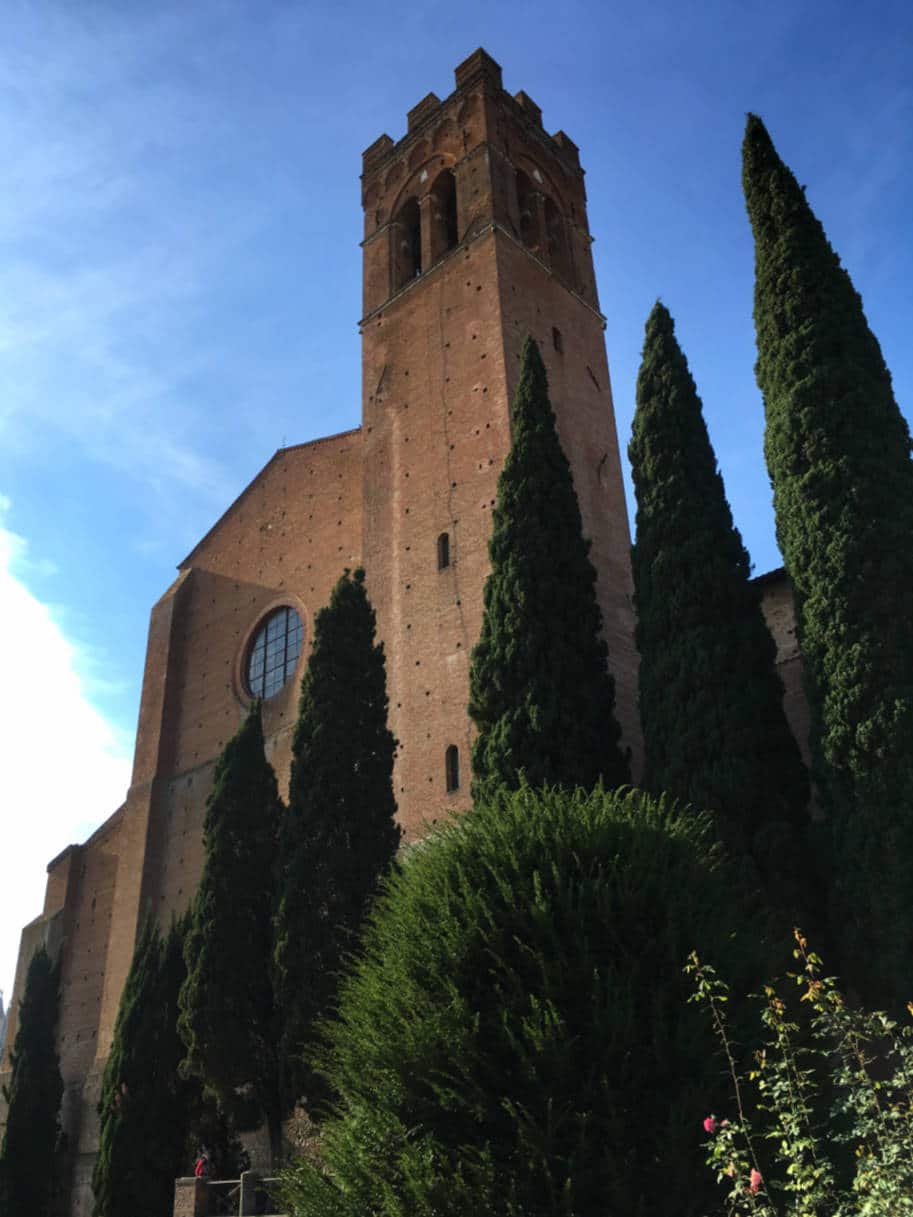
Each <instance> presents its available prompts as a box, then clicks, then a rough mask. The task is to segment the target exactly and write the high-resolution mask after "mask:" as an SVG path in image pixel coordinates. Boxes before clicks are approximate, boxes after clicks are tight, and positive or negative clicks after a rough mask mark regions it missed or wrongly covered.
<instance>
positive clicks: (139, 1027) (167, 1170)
mask: <svg viewBox="0 0 913 1217" xmlns="http://www.w3.org/2000/svg"><path fill="white" fill-rule="evenodd" d="M183 947H184V926H183V925H182V923H178V922H173V923H172V926H171V929H170V930H169V932H168V935H167V936H166V938H165V939H164V941H163V940H162V937H161V935H160V934H159V931H158V928H157V927H156V925H155V922H154V920H153V918H152V917H151V916H150V917H148V918H147V919H146V921H145V923H144V925H143V929H142V931H141V932H140V937H139V940H138V942H137V944H136V949H135V951H134V954H133V961H132V963H131V965H130V971H129V973H128V975H127V981H126V984H125V985H124V991H123V994H122V996H121V1001H120V1008H119V1009H118V1013H117V1022H116V1023H115V1027H114V1039H113V1041H112V1044H111V1051H110V1053H109V1056H108V1061H107V1064H106V1066H105V1074H104V1079H103V1081H102V1091H101V1099H100V1101H99V1104H98V1112H99V1116H100V1117H101V1123H100V1133H99V1147H98V1156H97V1158H96V1159H95V1167H94V1169H93V1172H92V1190H93V1192H94V1193H95V1207H94V1209H93V1213H94V1217H160V1214H162V1213H165V1212H167V1211H168V1209H169V1207H170V1206H171V1204H172V1203H173V1199H174V1180H175V1177H176V1176H177V1175H179V1174H180V1173H181V1170H182V1165H183V1158H184V1153H185V1142H186V1139H187V1132H188V1119H189V1109H190V1099H191V1092H192V1090H193V1085H192V1083H190V1082H188V1081H185V1080H183V1079H182V1078H181V1077H180V1075H179V1065H180V1062H181V1059H182V1057H183V1054H184V1046H183V1043H182V1041H181V1039H180V1036H179V1034H178V1028H177V1020H178V994H179V992H180V988H181V985H182V984H183V982H184V979H185V977H186V965H185V963H184V956H183Z"/></svg>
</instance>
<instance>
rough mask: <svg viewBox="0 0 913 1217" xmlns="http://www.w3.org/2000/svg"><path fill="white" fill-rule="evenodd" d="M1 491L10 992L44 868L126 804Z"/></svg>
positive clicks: (0, 717) (2, 978)
mask: <svg viewBox="0 0 913 1217" xmlns="http://www.w3.org/2000/svg"><path fill="white" fill-rule="evenodd" d="M8 510H9V501H8V500H7V499H5V498H4V497H3V496H0V620H2V622H3V627H4V638H5V639H6V644H7V645H6V648H5V657H4V664H3V668H4V678H5V689H4V695H3V697H2V698H0V739H2V740H3V756H4V761H3V765H2V766H0V808H2V813H3V828H4V846H3V849H2V850H0V989H3V990H4V991H5V993H6V996H7V998H9V996H10V990H11V989H12V982H13V973H14V970H15V965H16V955H17V952H18V948H19V932H20V930H21V928H22V926H23V925H24V924H25V923H26V922H28V921H30V920H31V919H32V918H33V917H35V916H37V915H38V914H39V913H40V912H41V908H42V904H43V899H44V883H45V867H46V865H47V863H48V862H49V861H50V859H51V858H52V857H53V856H54V855H55V854H57V853H59V851H60V850H61V849H63V848H64V847H65V846H66V845H68V844H70V843H71V842H73V841H79V840H82V839H83V838H84V837H85V836H86V835H87V834H88V833H90V832H91V831H92V830H93V829H94V828H95V827H96V826H97V825H98V824H100V823H101V822H102V821H103V820H104V819H105V818H106V817H107V816H108V815H110V814H111V813H112V812H113V811H115V810H116V809H117V807H118V806H119V805H120V803H121V802H122V801H123V798H124V795H125V793H126V790H127V786H128V783H129V780H130V748H129V742H128V741H127V740H126V739H124V738H123V737H122V736H121V735H119V733H118V732H117V731H116V730H115V729H114V728H113V727H112V725H111V724H109V723H108V722H107V721H106V720H105V719H104V718H103V717H102V715H101V714H99V712H98V711H97V710H96V709H95V708H94V706H93V705H92V704H91V702H90V701H89V699H88V697H87V695H86V689H85V685H84V682H83V681H82V680H81V678H80V676H79V674H78V670H79V669H80V668H81V667H82V665H83V663H84V662H85V661H86V659H87V657H86V655H85V654H84V653H82V652H81V648H80V647H79V645H78V644H77V643H76V642H74V641H73V640H72V639H70V638H68V637H67V636H66V634H65V633H64V630H63V629H62V628H61V626H60V625H59V624H58V622H57V621H56V620H55V614H54V612H53V610H52V609H51V607H50V606H49V604H48V603H47V602H45V601H44V600H42V599H39V598H38V597H37V596H36V595H35V594H34V593H33V592H32V591H31V590H30V589H29V587H28V586H27V584H28V583H29V582H31V579H32V576H33V575H34V573H35V571H36V569H41V565H42V564H41V559H40V556H39V557H38V558H37V559H35V558H33V557H32V556H31V555H30V553H29V548H28V545H27V542H26V541H25V539H24V538H22V537H20V536H17V535H16V534H15V533H14V532H12V531H11V530H9V529H8V528H7V527H5V524H6V516H7V512H8Z"/></svg>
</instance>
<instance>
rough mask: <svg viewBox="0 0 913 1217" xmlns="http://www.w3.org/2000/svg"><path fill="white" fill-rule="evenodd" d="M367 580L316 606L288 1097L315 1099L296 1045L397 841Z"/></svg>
mask: <svg viewBox="0 0 913 1217" xmlns="http://www.w3.org/2000/svg"><path fill="white" fill-rule="evenodd" d="M364 578H365V576H364V571H362V570H356V571H355V572H354V574H352V575H350V574H349V572H348V571H346V572H345V574H344V575H343V576H342V578H341V579H340V580H339V582H338V583H337V584H336V586H335V588H334V589H333V593H332V595H331V597H330V603H329V604H328V605H327V606H326V607H325V608H323V609H321V611H320V612H319V613H318V614H317V616H316V618H315V621H314V644H313V647H312V650H311V655H310V658H309V660H308V666H307V671H306V672H305V675H304V679H303V681H302V684H301V701H300V704H299V710H298V722H297V725H296V727H295V738H294V742H293V746H292V758H293V759H292V772H291V780H290V785H289V807H288V814H287V816H286V817H285V819H284V823H283V831H282V837H281V847H280V853H281V860H282V874H281V882H280V887H279V891H280V899H279V905H278V911H277V916H276V939H275V960H276V967H277V992H278V994H279V1001H280V1006H281V1011H282V1033H281V1039H280V1048H281V1051H280V1059H281V1062H282V1068H283V1095H284V1098H285V1103H286V1106H290V1105H291V1104H293V1103H294V1102H296V1101H297V1100H298V1099H300V1098H302V1097H304V1098H306V1099H307V1100H308V1101H309V1102H310V1103H313V1102H314V1101H315V1098H317V1097H319V1090H315V1087H319V1083H318V1081H317V1079H316V1078H315V1076H314V1075H313V1074H312V1073H311V1071H310V1070H309V1068H308V1066H307V1064H306V1062H305V1059H304V1055H303V1054H304V1053H305V1052H306V1049H307V1045H308V1043H309V1041H310V1040H311V1039H312V1037H313V1032H312V1027H313V1024H314V1020H315V1019H316V1018H318V1017H320V1016H323V1015H325V1014H327V1013H328V1012H329V1011H330V1009H331V1006H332V1004H333V1002H334V999H335V994H336V987H337V984H338V981H339V973H340V970H341V968H342V965H343V962H344V960H345V957H346V955H347V954H348V953H349V952H350V951H351V950H352V948H353V946H354V942H355V935H356V934H357V932H358V931H359V930H360V928H361V925H362V921H363V918H364V915H365V912H366V909H367V905H368V902H369V900H370V899H371V897H372V896H373V894H374V892H375V891H376V889H377V885H378V881H379V879H380V876H381V875H383V874H384V872H385V871H386V870H387V869H388V868H389V866H390V864H391V862H392V861H393V858H394V855H395V854H396V850H397V848H398V846H399V841H400V829H399V826H398V825H397V824H396V821H395V818H394V817H395V815H396V800H395V798H394V795H393V758H394V754H395V752H396V740H395V739H394V738H393V735H392V733H391V732H390V730H389V729H388V727H387V681H386V671H385V665H384V650H383V644H382V643H375V641H374V637H375V614H374V609H373V608H372V606H371V603H370V601H369V599H368V595H367V592H366V590H365V582H364Z"/></svg>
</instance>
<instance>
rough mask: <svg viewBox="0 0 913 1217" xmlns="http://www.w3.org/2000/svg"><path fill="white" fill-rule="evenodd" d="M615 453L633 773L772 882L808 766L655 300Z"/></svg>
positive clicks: (804, 795) (691, 394) (682, 370)
mask: <svg viewBox="0 0 913 1217" xmlns="http://www.w3.org/2000/svg"><path fill="white" fill-rule="evenodd" d="M628 455H629V457H630V459H631V470H632V476H633V480H634V489H635V493H636V497H637V534H636V535H637V540H636V544H635V545H634V548H633V551H632V566H633V573H634V588H635V595H636V605H637V645H638V648H639V650H640V657H641V661H640V713H641V722H642V724H643V732H644V753H645V765H644V785H645V786H646V788H647V789H648V790H653V791H655V792H657V793H658V792H661V791H668V792H669V793H670V794H673V795H675V797H676V798H679V799H682V800H684V801H687V802H690V803H692V804H694V805H695V806H696V807H698V808H703V809H708V810H712V811H714V812H716V813H718V815H717V821H718V825H719V829H720V833H721V836H722V837H723V838H724V840H726V841H727V843H728V844H729V845H730V846H731V847H732V848H733V849H735V850H737V851H740V852H748V851H752V852H754V853H755V854H756V856H757V857H758V861H759V862H760V863H761V865H762V869H763V870H766V871H768V872H770V870H771V868H772V867H773V868H774V870H775V873H776V879H777V882H778V886H781V885H782V881H783V877H784V870H785V869H786V867H787V866H788V865H789V864H792V865H793V866H796V865H797V864H798V862H799V859H798V857H797V856H796V855H797V845H798V840H799V832H800V830H801V827H802V823H803V811H804V808H805V806H806V804H807V802H808V794H809V790H808V778H807V775H806V772H805V766H804V765H803V763H802V759H801V756H800V754H799V748H798V745H797V744H796V741H795V740H794V738H793V736H792V732H791V731H790V729H789V724H788V723H787V720H786V715H785V713H784V711H783V685H782V683H781V681H780V678H779V676H778V675H777V673H776V670H775V666H774V665H775V660H776V647H775V644H774V641H773V639H772V637H771V635H770V631H769V630H768V628H767V625H766V623H765V621H764V618H763V615H762V613H761V594H760V589H759V588H758V587H757V585H756V584H754V583H752V582H751V580H750V577H749V576H750V562H749V558H748V553H747V551H746V550H745V547H744V545H743V544H742V538H741V536H740V534H739V531H738V529H737V528H736V527H735V525H734V524H733V522H732V513H731V511H730V508H729V504H728V502H727V501H726V493H725V489H724V486H723V479H722V477H721V476H720V473H719V470H718V469H717V464H716V457H715V455H714V452H713V448H712V446H711V443H710V437H709V435H708V434H707V427H706V425H705V423H704V417H703V413H702V407H701V400H700V398H699V397H698V394H697V389H696V387H695V384H694V380H693V379H692V377H691V373H690V371H689V369H688V363H687V361H686V359H685V356H684V354H683V352H682V350H681V348H680V346H679V344H678V342H677V340H676V338H675V327H674V322H673V320H672V317H671V316H670V314H669V312H668V310H667V309H666V308H665V307H664V306H663V305H662V304H660V303H658V302H657V304H656V305H654V307H653V311H652V312H651V313H650V316H649V318H648V319H647V325H646V338H645V341H644V350H643V360H642V362H641V366H640V373H639V375H638V378H637V409H636V412H635V415H634V425H633V432H632V438H631V443H630V446H629V448H628ZM784 855H785V856H784ZM769 877H770V878H773V877H774V876H773V875H769ZM797 879H798V875H797V874H794V875H793V883H792V884H791V886H792V888H793V891H795V889H796V886H797V884H796V881H797ZM780 894H781V896H782V895H783V894H784V893H782V891H781V893H780ZM791 894H792V893H791Z"/></svg>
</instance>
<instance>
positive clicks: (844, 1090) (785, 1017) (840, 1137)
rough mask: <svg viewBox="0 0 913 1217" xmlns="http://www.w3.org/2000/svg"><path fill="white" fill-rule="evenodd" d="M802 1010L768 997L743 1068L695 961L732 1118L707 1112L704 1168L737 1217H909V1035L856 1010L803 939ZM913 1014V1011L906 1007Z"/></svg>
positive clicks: (714, 993) (715, 993)
mask: <svg viewBox="0 0 913 1217" xmlns="http://www.w3.org/2000/svg"><path fill="white" fill-rule="evenodd" d="M796 943H797V946H796V949H795V951H794V952H793V954H794V957H795V959H796V960H797V961H798V969H797V971H796V972H794V973H791V974H790V979H791V980H792V981H794V982H795V984H796V985H797V986H798V987H799V989H801V990H802V992H801V996H800V999H799V1003H798V1006H797V1009H796V1010H795V1011H793V1010H792V1009H791V1005H792V1003H790V1002H789V1001H786V1000H784V998H783V996H782V995H781V993H780V992H779V991H778V989H777V987H776V986H774V985H766V986H765V987H764V991H763V994H762V995H761V998H760V1001H761V1003H762V1004H761V1022H762V1025H763V1027H764V1029H765V1034H764V1039H763V1042H762V1044H761V1046H760V1047H759V1048H757V1049H756V1050H755V1052H754V1054H753V1059H752V1062H751V1068H750V1069H748V1070H747V1072H745V1071H744V1066H740V1064H739V1062H738V1061H737V1059H736V1053H735V1049H734V1039H733V1036H732V1035H731V1032H730V1030H729V1028H728V1026H727V1019H726V1014H725V1007H724V1003H725V1002H726V1001H727V999H728V995H729V991H728V987H727V986H726V984H725V983H724V982H723V981H721V980H720V978H719V976H718V975H717V973H716V971H715V970H714V969H713V968H712V967H710V966H709V965H707V964H703V963H701V961H700V959H699V958H698V956H697V955H696V954H694V955H692V957H691V962H690V964H689V965H688V971H689V972H691V973H692V974H693V975H694V978H695V992H694V994H693V995H692V997H691V999H690V1000H691V1001H692V1002H698V1003H699V1004H702V1005H704V1006H705V1007H706V1009H707V1010H708V1011H709V1013H710V1016H711V1020H712V1023H713V1026H714V1030H715V1032H716V1034H717V1037H718V1038H719V1040H720V1043H721V1045H722V1047H723V1049H724V1053H725V1055H726V1057H727V1060H728V1063H729V1069H730V1076H731V1082H732V1088H733V1094H732V1096H731V1101H732V1103H733V1119H732V1120H726V1119H722V1120H717V1118H716V1116H715V1115H709V1116H707V1117H706V1118H705V1120H704V1130H705V1131H706V1132H707V1133H709V1134H710V1141H709V1142H708V1143H707V1149H708V1157H707V1163H708V1165H710V1166H712V1167H713V1169H714V1171H715V1173H716V1177H717V1181H718V1182H720V1183H723V1184H724V1185H725V1187H726V1191H727V1197H726V1201H727V1205H726V1212H727V1213H728V1214H729V1215H730V1217H737V1215H741V1214H754V1215H756V1217H910V1215H911V1214H913V1027H909V1026H905V1027H898V1025H897V1023H895V1022H894V1021H893V1020H891V1019H890V1018H888V1017H887V1015H885V1014H880V1013H874V1014H870V1013H868V1012H866V1011H864V1010H860V1009H858V1008H854V1007H852V1006H850V1005H848V1004H847V1002H846V1000H845V999H844V997H843V996H842V994H841V993H840V991H839V989H838V988H837V983H836V981H835V980H834V979H833V978H832V977H825V976H822V970H821V960H820V959H819V958H818V956H817V955H815V954H813V953H812V952H810V951H809V950H808V946H807V943H806V941H805V939H804V938H803V937H802V935H801V934H800V933H799V931H796ZM910 1011H911V1013H913V1005H911V1006H910Z"/></svg>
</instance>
